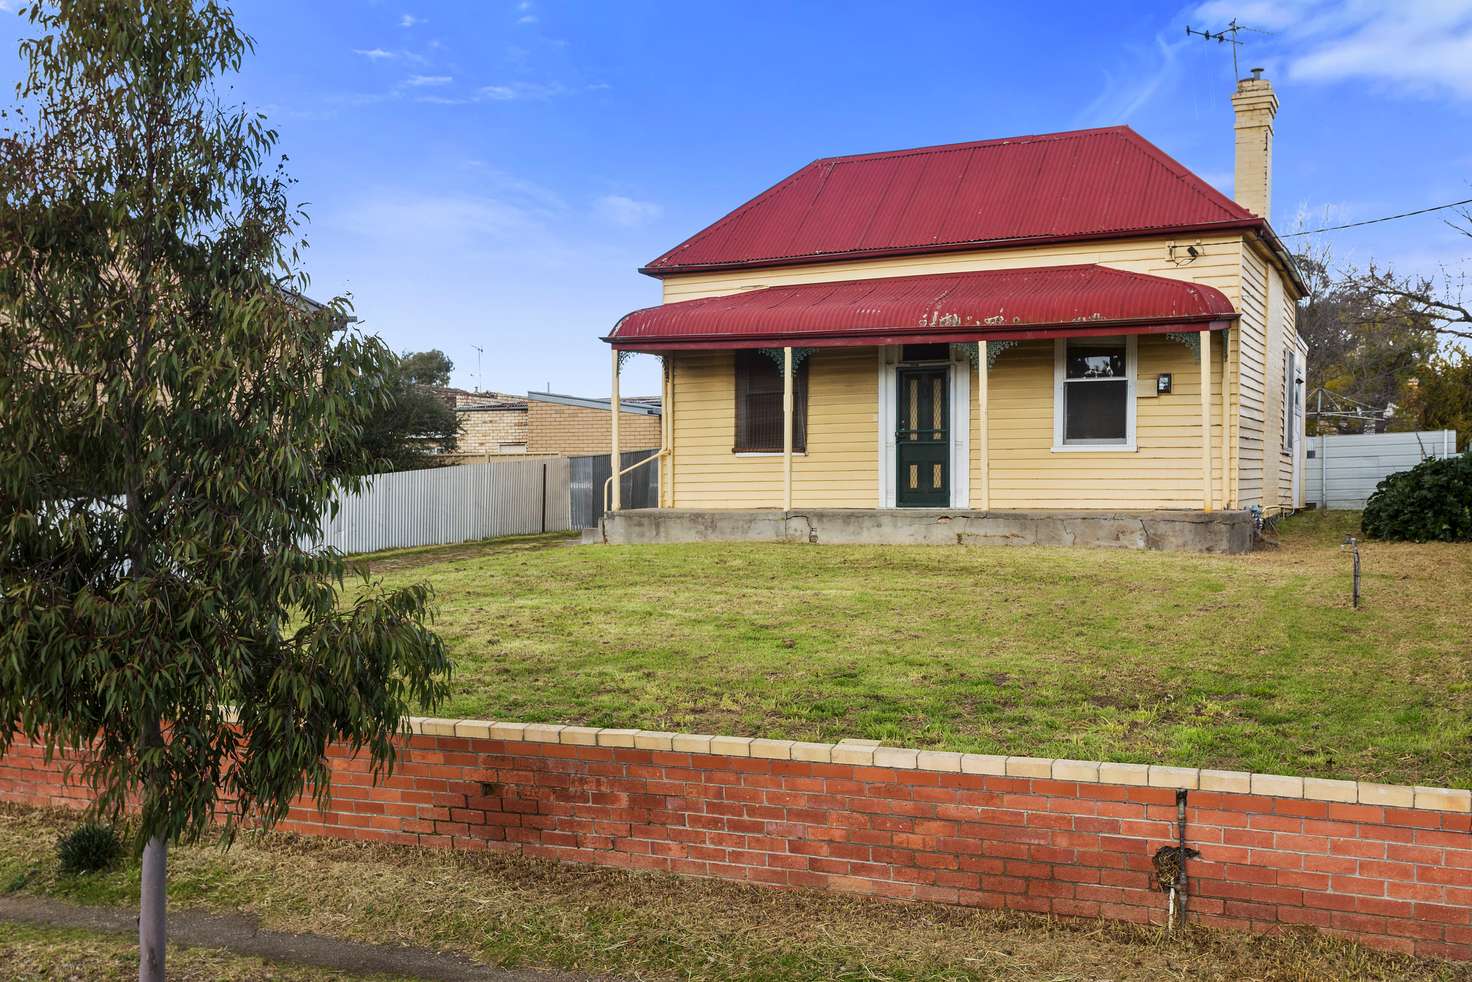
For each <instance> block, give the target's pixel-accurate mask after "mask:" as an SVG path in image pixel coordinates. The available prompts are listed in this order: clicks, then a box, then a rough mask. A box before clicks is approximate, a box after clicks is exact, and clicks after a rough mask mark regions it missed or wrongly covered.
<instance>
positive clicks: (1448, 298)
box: [1363, 211, 1472, 341]
mask: <svg viewBox="0 0 1472 982" xmlns="http://www.w3.org/2000/svg"><path fill="white" fill-rule="evenodd" d="M1458 215H1459V217H1460V219H1461V221H1460V223H1458V222H1457V221H1450V222H1448V223H1447V224H1448V225H1450V226H1451V227H1452V228H1454V229H1456V230H1457V231H1458V232H1460V233H1462V234H1463V235H1465V236H1467V238H1469V239H1472V212H1468V211H1461V212H1459V213H1458ZM1363 283H1364V287H1365V289H1366V290H1367V291H1369V292H1370V293H1371V294H1373V295H1374V296H1375V297H1376V298H1377V299H1379V300H1380V301H1381V302H1382V303H1387V304H1395V305H1398V306H1400V307H1401V309H1402V311H1403V312H1404V313H1405V314H1406V315H1407V316H1410V317H1412V318H1414V319H1415V320H1417V321H1418V322H1419V323H1420V324H1422V325H1423V326H1424V328H1425V329H1426V330H1428V331H1431V332H1433V333H1435V334H1436V335H1438V336H1440V337H1445V338H1453V339H1455V340H1458V341H1472V301H1468V300H1467V299H1466V293H1467V275H1466V273H1455V274H1453V273H1451V272H1448V271H1447V270H1446V269H1445V268H1443V270H1442V276H1441V283H1440V284H1439V285H1438V284H1437V282H1436V281H1435V280H1434V279H1433V278H1431V277H1426V276H1421V277H1401V276H1397V275H1395V273H1393V272H1392V271H1390V270H1378V269H1376V268H1375V267H1374V266H1371V267H1370V270H1369V272H1368V273H1366V274H1365V276H1364V278H1363Z"/></svg>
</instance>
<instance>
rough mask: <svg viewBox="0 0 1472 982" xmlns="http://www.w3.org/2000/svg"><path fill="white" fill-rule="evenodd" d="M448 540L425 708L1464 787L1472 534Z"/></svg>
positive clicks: (417, 558)
mask: <svg viewBox="0 0 1472 982" xmlns="http://www.w3.org/2000/svg"><path fill="white" fill-rule="evenodd" d="M1356 522H1357V516H1356V515H1353V514H1343V513H1340V514H1335V513H1329V514H1318V515H1315V514H1312V513H1310V514H1309V515H1306V516H1303V517H1300V518H1296V519H1293V520H1290V521H1288V522H1285V523H1284V525H1283V529H1282V546H1281V548H1280V549H1277V550H1272V551H1265V552H1258V553H1255V554H1252V555H1249V556H1205V555H1194V554H1176V553H1147V552H1133V551H1106V550H1071V549H1040V548H963V547H956V548H938V547H848V546H820V547H812V546H805V545H790V546H789V545H768V544H725V543H722V544H708V545H667V546H627V547H624V546H600V545H595V546H568V545H567V544H566V543H565V542H564V541H562V540H556V539H547V540H541V541H537V540H525V539H523V540H516V541H513V542H510V543H507V544H497V543H489V544H485V545H480V546H470V547H466V546H460V547H451V548H450V549H448V550H445V551H444V552H443V553H439V552H436V551H433V550H431V551H423V550H421V551H416V552H413V553H409V554H397V555H395V556H392V557H382V558H378V559H372V560H370V562H371V563H372V568H373V569H374V573H375V575H379V576H383V577H384V578H386V579H387V580H389V581H391V582H408V581H411V580H415V579H426V580H429V581H430V582H432V583H433V585H434V586H435V588H436V591H437V596H438V601H439V615H438V620H437V628H438V630H439V631H440V633H441V634H442V635H443V636H444V637H445V638H446V640H447V642H448V644H449V648H450V651H451V652H452V654H453V657H454V661H455V676H454V684H453V695H452V697H451V699H450V700H449V702H448V703H447V704H446V705H444V706H442V707H440V708H439V709H438V710H437V713H438V715H445V716H453V717H461V718H466V717H476V718H494V719H509V720H523V721H551V722H568V723H583V724H590V725H597V726H630V727H640V728H644V729H661V730H682V731H694V732H705V733H729V734H738V735H752V736H755V735H760V736H768V737H786V738H795V739H803V740H825V741H831V740H836V739H840V738H843V737H867V738H871V739H880V740H883V741H885V742H886V743H889V744H892V745H902V746H911V747H926V748H943V749H949V750H961V751H979V752H986V753H1010V754H1024V755H1037V756H1056V757H1078V758H1085V759H1103V760H1123V761H1148V762H1163V763H1173V764H1181V765H1187V766H1211V767H1222V768H1233V769H1243V770H1254V771H1267V772H1288V773H1298V774H1311V775H1324V776H1334V777H1349V778H1360V779H1367V780H1380V781H1389V782H1398V783H1419V784H1443V785H1452V786H1458V787H1472V650H1469V649H1472V546H1467V545H1445V544H1432V545H1413V544H1388V543H1369V544H1365V545H1364V546H1363V547H1362V553H1363V557H1364V570H1365V579H1364V595H1365V600H1364V606H1363V607H1362V609H1360V610H1353V609H1351V607H1350V603H1349V557H1348V555H1347V554H1346V553H1344V552H1343V551H1342V550H1341V549H1340V547H1339V542H1340V540H1341V539H1342V538H1343V534H1344V532H1345V531H1346V529H1352V528H1354V527H1355V523H1356Z"/></svg>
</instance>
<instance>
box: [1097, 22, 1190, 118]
mask: <svg viewBox="0 0 1472 982" xmlns="http://www.w3.org/2000/svg"><path fill="white" fill-rule="evenodd" d="M1184 44H1185V42H1184V41H1173V42H1172V41H1166V40H1165V39H1164V38H1163V37H1158V36H1157V37H1156V38H1155V43H1154V50H1153V51H1151V52H1150V53H1148V54H1145V53H1143V52H1141V51H1140V50H1139V49H1136V54H1137V56H1138V57H1137V61H1139V62H1141V63H1142V67H1141V68H1139V69H1138V70H1137V69H1135V68H1130V69H1129V70H1128V71H1127V72H1126V73H1125V75H1124V78H1123V80H1120V79H1117V78H1116V77H1115V76H1114V75H1113V74H1112V73H1110V72H1105V74H1104V84H1103V86H1101V87H1100V89H1099V94H1098V95H1096V96H1094V98H1093V100H1092V101H1091V102H1090V103H1089V104H1088V105H1087V106H1086V107H1084V110H1083V111H1082V112H1081V113H1079V115H1078V117H1077V119H1078V121H1079V122H1080V123H1085V124H1088V125H1099V124H1107V125H1114V124H1118V123H1128V122H1129V121H1130V119H1131V118H1132V117H1133V116H1134V115H1135V114H1136V113H1137V112H1139V111H1140V110H1141V109H1142V108H1144V107H1145V105H1146V104H1148V103H1149V102H1150V100H1151V99H1153V98H1154V97H1155V95H1156V93H1158V92H1159V91H1160V90H1161V88H1162V87H1163V86H1164V85H1165V84H1166V83H1167V82H1169V81H1171V80H1172V79H1173V78H1174V77H1175V76H1176V74H1177V72H1178V71H1179V67H1180V66H1179V64H1178V55H1179V52H1180V50H1181V48H1182V47H1183V46H1184Z"/></svg>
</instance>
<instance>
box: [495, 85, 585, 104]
mask: <svg viewBox="0 0 1472 982" xmlns="http://www.w3.org/2000/svg"><path fill="white" fill-rule="evenodd" d="M566 91H567V89H566V88H565V87H564V86H563V85H561V84H560V83H558V82H510V83H507V84H505V85H483V86H481V87H480V88H479V89H477V90H476V98H475V100H474V101H476V102H514V101H516V100H519V99H532V100H538V99H551V98H552V97H553V96H559V95H562V94H563V93H564V92H566Z"/></svg>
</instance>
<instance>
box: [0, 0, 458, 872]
mask: <svg viewBox="0 0 1472 982" xmlns="http://www.w3.org/2000/svg"><path fill="white" fill-rule="evenodd" d="M30 17H31V23H32V24H33V25H34V26H35V28H36V29H37V30H38V32H39V34H38V36H37V37H35V38H32V39H30V40H28V41H26V42H23V44H22V56H23V58H24V60H25V62H26V65H27V70H26V75H25V78H24V79H23V81H22V84H21V89H20V91H21V99H22V101H23V102H24V103H25V105H24V106H23V107H22V108H24V109H25V110H26V112H25V113H20V114H17V115H15V116H12V117H7V120H9V119H16V120H20V121H21V122H20V123H17V124H16V125H15V126H14V127H13V128H11V129H5V130H3V131H0V753H4V752H5V750H6V749H8V747H9V745H10V743H11V741H12V740H13V739H14V738H15V737H16V736H17V735H18V734H24V735H26V736H27V737H30V738H32V739H37V740H41V741H44V743H45V745H46V747H47V748H48V752H54V751H57V750H61V749H76V748H82V747H85V748H88V752H87V753H86V755H85V757H84V766H83V768H82V770H81V773H82V775H83V776H84V777H85V778H86V779H87V780H89V781H90V782H91V783H92V785H93V787H94V789H95V791H96V796H97V808H98V810H99V811H100V812H102V813H104V814H116V813H117V812H119V811H121V810H122V809H123V808H124V807H125V806H127V805H128V804H129V803H131V802H137V803H138V804H139V806H140V808H141V827H140V829H139V839H138V841H139V842H140V843H142V842H143V841H146V840H147V839H148V838H149V837H150V836H152V835H154V834H155V833H159V834H163V835H166V836H169V837H172V838H181V837H182V838H186V839H187V838H193V837H196V836H198V835H200V834H201V833H203V832H204V831H205V830H206V829H208V828H209V827H210V826H211V823H212V822H213V821H215V820H217V819H222V820H225V821H226V822H227V823H228V824H227V827H228V828H233V827H234V825H235V824H236V823H238V822H240V821H242V820H250V821H259V822H264V823H270V822H272V821H275V820H278V819H279V818H281V817H282V816H283V815H285V813H286V810H287V808H288V806H289V804H290V803H291V801H292V800H293V799H295V798H296V797H297V795H298V794H300V793H302V792H304V791H305V792H306V793H309V794H312V795H314V796H317V797H318V798H319V799H320V798H322V797H323V796H325V795H326V794H327V791H328V787H327V776H328V770H327V767H326V756H325V755H326V752H327V748H328V746H329V744H331V743H333V742H336V741H340V742H343V743H345V744H347V745H349V746H352V747H357V748H362V749H364V750H366V751H367V752H368V753H369V755H370V757H371V759H372V762H373V766H374V768H375V769H383V768H387V767H389V766H391V765H392V762H393V758H394V743H393V738H394V736H395V734H396V733H397V732H398V731H399V728H400V726H401V722H402V719H403V716H404V715H405V713H406V712H407V711H408V709H409V707H410V706H411V705H414V704H417V703H426V704H432V703H434V702H435V701H437V700H438V699H439V698H441V697H442V696H443V694H444V691H445V685H446V680H447V678H448V674H449V663H448V660H447V658H446V656H445V652H444V648H443V645H442V644H441V643H440V641H439V639H438V638H437V637H436V636H435V635H434V634H433V632H432V631H431V630H429V628H428V627H427V626H426V625H427V623H428V620H429V616H430V610H431V602H432V598H431V596H430V594H429V591H428V590H427V589H425V588H421V587H415V588H410V589H404V590H396V591H386V590H383V589H381V588H379V587H376V586H374V585H372V584H368V585H367V586H366V587H365V589H364V590H363V591H362V592H361V594H360V595H358V596H357V597H356V599H355V600H354V601H353V602H352V604H350V605H346V606H344V605H342V603H341V602H340V591H341V589H342V586H343V584H344V581H345V578H346V567H345V565H344V563H343V560H342V557H341V556H338V555H335V554H332V553H330V552H315V551H313V550H312V548H311V543H312V541H313V540H314V539H315V538H316V537H317V536H318V534H319V532H320V525H319V523H320V517H321V515H322V512H323V510H324V508H325V507H326V506H327V504H328V502H329V501H331V500H332V497H333V495H334V493H335V492H336V490H337V489H338V488H348V489H353V488H357V487H359V486H361V482H362V481H363V479H364V478H365V476H367V475H369V474H371V473H373V472H374V471H375V470H377V469H379V466H380V464H381V461H380V460H379V459H378V457H377V456H376V453H375V450H374V447H373V446H372V445H371V444H370V443H369V442H368V440H367V435H368V434H367V429H366V428H367V426H368V424H369V422H370V420H371V419H372V417H373V414H374V413H375V412H377V411H379V410H380V409H381V408H382V407H384V406H385V405H387V404H389V403H390V401H391V400H392V398H393V387H394V385H395V384H396V383H395V376H396V371H395V360H394V358H393V356H392V354H391V353H390V352H388V351H387V350H386V349H385V348H384V347H383V345H382V344H380V343H379V342H378V341H377V340H376V339H374V338H369V337H365V336H363V335H361V334H360V333H358V332H356V331H354V330H351V329H349V328H348V326H347V323H348V322H347V313H348V310H349V308H348V305H347V303H346V301H344V300H342V299H338V300H335V301H333V302H332V303H330V304H327V305H320V304H316V303H313V302H311V301H307V300H305V298H303V297H302V296H301V293H302V291H303V290H305V289H306V287H307V282H306V279H305V277H304V276H302V275H300V274H298V273H296V272H295V271H294V270H295V266H296V262H297V260H298V257H299V254H300V253H299V249H300V240H299V237H298V222H299V221H300V214H299V212H298V211H297V210H296V209H294V207H293V206H292V205H291V204H290V196H291V195H290V190H291V181H290V179H289V178H288V177H287V176H286V172H285V170H284V168H283V167H282V166H280V164H279V163H278V162H276V160H275V142H276V134H275V132H274V131H273V130H272V129H270V128H269V127H268V126H267V125H266V124H265V122H264V121H263V120H262V119H261V117H259V116H258V115H256V114H253V113H247V112H246V111H244V110H242V109H239V108H235V107H231V106H228V105H227V104H226V102H225V98H224V96H223V94H222V91H221V87H220V83H221V80H222V78H223V77H224V75H225V74H226V73H228V72H231V71H233V70H235V69H236V68H238V66H239V64H240V60H241V58H242V57H243V56H244V55H245V53H246V52H248V51H249V50H250V47H251V42H250V40H249V38H247V37H245V36H244V35H242V34H240V33H239V32H238V30H237V29H236V28H235V25H234V23H233V21H232V19H231V17H230V15H229V13H228V11H225V10H223V9H222V8H220V7H219V6H217V5H216V4H213V3H191V2H186V0H142V2H139V3H133V4H116V3H112V2H109V0H66V2H60V3H58V4H57V5H55V6H54V7H41V6H36V7H33V8H31V10H30ZM230 706H235V707H238V710H239V723H238V724H236V723H234V722H233V719H234V717H233V716H232V712H231V710H230V709H229V707H230ZM159 724H162V726H161V729H159V731H158V733H157V738H156V739H155V738H154V737H152V736H151V734H152V733H153V727H155V726H158V725H159Z"/></svg>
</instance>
